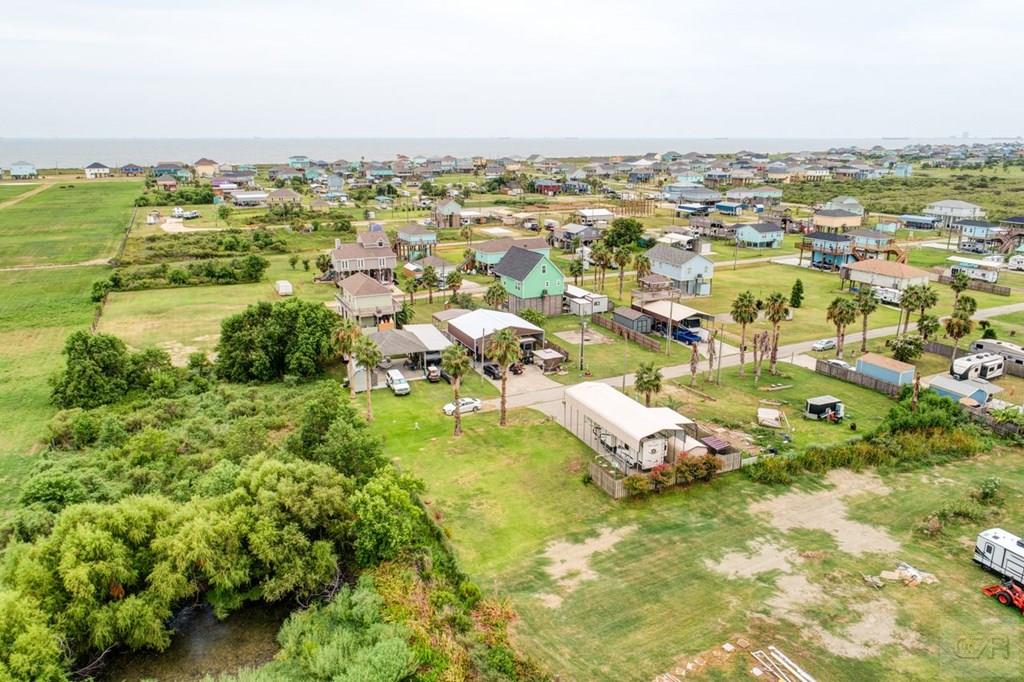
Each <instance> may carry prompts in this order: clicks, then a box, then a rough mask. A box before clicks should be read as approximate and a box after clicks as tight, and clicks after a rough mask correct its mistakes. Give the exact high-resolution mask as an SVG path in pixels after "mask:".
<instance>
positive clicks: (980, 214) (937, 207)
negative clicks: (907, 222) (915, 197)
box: [922, 199, 985, 228]
mask: <svg viewBox="0 0 1024 682" xmlns="http://www.w3.org/2000/svg"><path fill="white" fill-rule="evenodd" d="M922 213H924V214H925V215H926V216H932V217H934V218H938V219H939V222H938V224H939V225H940V226H942V227H947V228H948V227H955V225H956V223H959V222H960V221H962V220H984V218H985V209H983V208H982V207H981V206H978V205H977V204H972V203H971V202H969V201H960V200H959V199H944V200H942V201H933V202H932V203H930V204H928V205H927V206H925V207H924V210H923V211H922Z"/></svg>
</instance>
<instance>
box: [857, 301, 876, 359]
mask: <svg viewBox="0 0 1024 682" xmlns="http://www.w3.org/2000/svg"><path fill="white" fill-rule="evenodd" d="M853 304H854V305H855V306H856V307H857V312H858V313H859V314H860V318H861V329H860V352H861V353H867V352H868V317H870V316H871V313H873V312H875V311H876V310H878V299H877V298H875V294H874V292H872V291H871V287H868V286H864V287H861V288H860V289H859V290H858V291H857V295H856V296H855V297H854V299H853Z"/></svg>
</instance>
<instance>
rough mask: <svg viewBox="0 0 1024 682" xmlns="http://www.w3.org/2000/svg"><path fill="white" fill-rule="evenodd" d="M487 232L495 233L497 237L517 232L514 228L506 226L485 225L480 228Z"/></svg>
mask: <svg viewBox="0 0 1024 682" xmlns="http://www.w3.org/2000/svg"><path fill="white" fill-rule="evenodd" d="M480 231H481V232H483V233H485V234H491V235H495V236H497V237H507V236H508V235H510V234H515V232H513V231H512V230H509V229H507V228H504V227H484V228H481V229H480Z"/></svg>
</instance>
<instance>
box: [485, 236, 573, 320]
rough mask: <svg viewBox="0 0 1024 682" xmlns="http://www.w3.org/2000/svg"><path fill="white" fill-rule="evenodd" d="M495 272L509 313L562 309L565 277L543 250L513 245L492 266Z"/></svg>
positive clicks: (552, 311)
mask: <svg viewBox="0 0 1024 682" xmlns="http://www.w3.org/2000/svg"><path fill="white" fill-rule="evenodd" d="M494 274H496V275H497V276H498V277H499V278H500V280H501V286H502V287H504V289H505V292H506V293H507V294H508V310H509V312H511V313H519V312H520V311H523V310H527V309H531V310H539V311H540V312H542V313H544V314H545V315H558V314H559V313H560V312H562V296H563V295H564V294H565V277H564V276H563V275H562V271H561V270H559V269H558V267H557V266H556V265H555V264H554V263H553V262H552V261H551V259H550V258H548V257H547V256H546V255H545V254H543V253H538V252H536V251H530V250H528V249H524V248H522V247H520V246H513V247H512V248H510V249H509V250H508V252H506V253H505V255H504V257H502V259H501V260H500V261H499V262H498V264H497V265H496V266H494Z"/></svg>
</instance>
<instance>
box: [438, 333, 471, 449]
mask: <svg viewBox="0 0 1024 682" xmlns="http://www.w3.org/2000/svg"><path fill="white" fill-rule="evenodd" d="M441 368H442V369H444V371H445V372H446V373H447V374H448V376H450V377H451V381H452V403H453V404H454V405H455V415H454V416H455V433H453V434H452V435H453V436H461V435H462V412H461V411H460V410H459V389H461V388H462V377H464V376H465V375H467V374H469V372H470V371H471V370H472V366H471V365H470V363H469V356H468V355H466V352H465V351H464V350H463V348H462V346H460V345H458V344H455V343H453V344H452V345H450V346H448V347H447V348H445V349H444V350H443V351H442V352H441Z"/></svg>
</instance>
